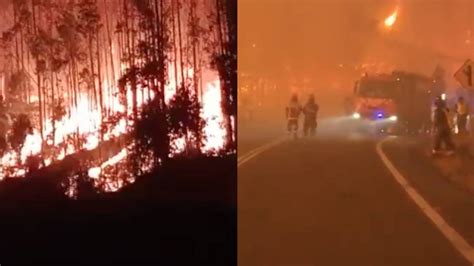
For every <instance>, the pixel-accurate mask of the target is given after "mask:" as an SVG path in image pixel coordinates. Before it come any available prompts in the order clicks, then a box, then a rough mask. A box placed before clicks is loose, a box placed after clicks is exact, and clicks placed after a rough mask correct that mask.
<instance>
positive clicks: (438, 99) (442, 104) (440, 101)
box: [434, 96, 446, 108]
mask: <svg viewBox="0 0 474 266" xmlns="http://www.w3.org/2000/svg"><path fill="white" fill-rule="evenodd" d="M434 104H435V106H436V107H438V108H444V107H445V106H446V103H445V102H444V100H443V99H442V98H441V96H437V97H436V99H435V102H434Z"/></svg>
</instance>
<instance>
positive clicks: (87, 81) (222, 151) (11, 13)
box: [0, 0, 236, 198]
mask: <svg viewBox="0 0 474 266" xmlns="http://www.w3.org/2000/svg"><path fill="white" fill-rule="evenodd" d="M229 2H232V1H221V0H217V1H202V0H163V1H157V0H142V1H139V0H117V1H108V0H68V1H53V0H11V1H2V2H1V5H2V17H3V21H2V22H3V23H2V25H3V26H2V27H3V28H2V38H1V46H2V47H1V49H0V51H1V52H2V55H1V59H0V95H1V97H2V98H1V99H0V100H1V103H0V104H1V106H0V109H1V110H0V115H1V121H0V122H1V123H0V126H1V127H0V160H1V167H0V179H5V178H22V177H26V178H28V177H29V176H31V175H34V173H36V172H38V171H42V170H43V169H45V168H48V167H51V166H54V165H58V164H61V163H62V162H63V161H65V160H66V159H68V158H74V159H75V162H77V163H76V164H77V165H76V167H72V168H71V169H68V170H64V171H65V172H67V173H63V175H62V177H63V178H62V179H61V180H60V181H58V182H59V183H60V186H61V187H62V188H63V191H64V193H66V194H67V195H68V196H70V197H73V198H74V197H76V196H77V194H78V189H79V187H81V184H83V183H86V184H89V186H90V188H92V189H94V190H96V191H100V192H112V191H117V190H119V189H120V188H122V187H124V186H125V185H127V184H130V183H133V182H134V181H135V180H136V178H137V177H139V176H141V175H143V174H146V173H148V172H151V171H153V169H156V168H157V167H158V168H159V167H160V166H161V165H163V164H166V162H167V161H168V160H170V159H172V158H175V157H183V158H193V157H197V156H225V155H226V154H232V153H235V120H236V119H235V116H236V110H235V106H236V103H235V101H236V45H235V41H236V40H235V32H236V29H235V25H233V24H232V23H231V21H232V20H233V19H234V18H233V16H235V14H232V13H233V12H234V11H230V10H231V9H233V8H234V7H233V6H232V5H231V4H229Z"/></svg>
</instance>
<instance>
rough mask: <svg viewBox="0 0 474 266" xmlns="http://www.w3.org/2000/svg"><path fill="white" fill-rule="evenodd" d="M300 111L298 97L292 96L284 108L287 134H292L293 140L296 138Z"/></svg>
mask: <svg viewBox="0 0 474 266" xmlns="http://www.w3.org/2000/svg"><path fill="white" fill-rule="evenodd" d="M301 111H302V108H301V105H300V103H299V102H298V96H297V95H296V94H293V96H291V99H290V104H289V105H288V106H287V107H286V119H287V120H288V124H287V129H288V134H289V135H291V134H293V135H294V137H295V138H296V137H298V118H299V116H300V113H301Z"/></svg>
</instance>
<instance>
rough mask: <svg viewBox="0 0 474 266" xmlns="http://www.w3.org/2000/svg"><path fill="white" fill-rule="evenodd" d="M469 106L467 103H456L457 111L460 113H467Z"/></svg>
mask: <svg viewBox="0 0 474 266" xmlns="http://www.w3.org/2000/svg"><path fill="white" fill-rule="evenodd" d="M468 110H469V109H468V107H467V104H466V103H457V104H456V113H457V114H458V115H467V114H468V112H469V111H468Z"/></svg>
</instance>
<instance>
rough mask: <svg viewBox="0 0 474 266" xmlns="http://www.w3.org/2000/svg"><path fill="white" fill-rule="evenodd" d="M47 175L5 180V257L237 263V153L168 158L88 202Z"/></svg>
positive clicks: (1, 230) (0, 188) (0, 226)
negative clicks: (74, 197)
mask: <svg viewBox="0 0 474 266" xmlns="http://www.w3.org/2000/svg"><path fill="white" fill-rule="evenodd" d="M57 169H60V168H57ZM43 174H47V175H48V177H50V176H49V175H54V171H46V172H43ZM53 179H54V178H53ZM48 180H51V179H48V178H44V176H43V177H42V176H35V177H34V178H27V179H21V180H19V179H16V180H7V181H4V182H1V183H0V213H1V216H0V217H1V218H0V236H1V237H0V260H2V261H0V263H8V262H46V261H49V262H54V261H56V262H59V261H62V262H63V263H66V262H71V263H72V262H83V263H87V264H90V263H93V262H101V263H104V262H115V261H124V260H125V261H129V262H140V261H154V262H161V263H166V265H182V264H187V265H203V264H204V265H233V264H235V261H236V241H237V235H236V234H237V232H236V228H237V207H236V191H237V180H236V155H228V156H224V157H218V158H209V157H201V158H194V159H181V160H180V159H175V160H171V161H170V162H168V164H167V166H166V167H162V168H161V169H158V170H157V171H155V172H154V173H152V174H149V175H147V176H143V177H142V178H140V179H138V180H137V181H136V182H135V183H134V184H132V185H129V186H128V187H125V188H124V189H122V190H120V191H119V192H116V193H108V194H103V195H101V196H100V197H95V198H92V199H86V200H70V199H67V198H65V197H64V196H63V195H61V194H58V193H57V192H56V190H55V188H54V186H51V182H50V181H48ZM6 265H7V264H6Z"/></svg>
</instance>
